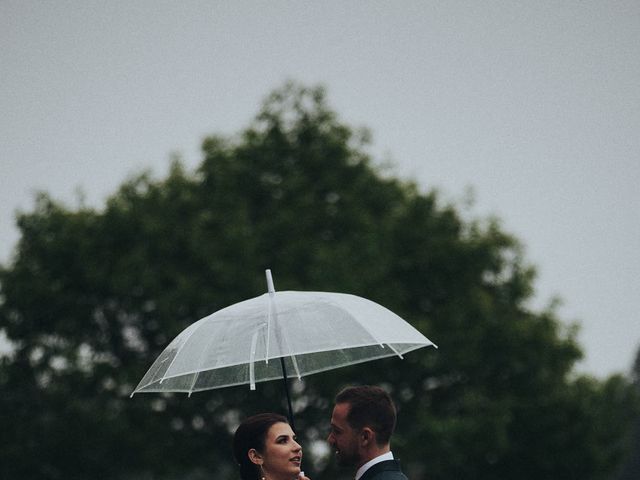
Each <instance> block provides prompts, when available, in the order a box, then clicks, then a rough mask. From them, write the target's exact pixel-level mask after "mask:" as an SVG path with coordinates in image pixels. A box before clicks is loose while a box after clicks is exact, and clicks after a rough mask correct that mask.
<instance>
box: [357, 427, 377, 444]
mask: <svg viewBox="0 0 640 480" xmlns="http://www.w3.org/2000/svg"><path fill="white" fill-rule="evenodd" d="M375 440H376V432H374V431H373V430H372V429H370V428H369V427H364V428H363V429H362V430H360V444H361V445H362V446H363V447H368V446H369V445H371V444H372V443H373V442H375Z"/></svg>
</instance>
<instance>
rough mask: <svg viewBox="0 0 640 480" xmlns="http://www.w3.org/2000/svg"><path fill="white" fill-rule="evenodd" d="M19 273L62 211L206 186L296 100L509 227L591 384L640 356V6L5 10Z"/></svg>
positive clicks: (152, 1) (8, 240)
mask: <svg viewBox="0 0 640 480" xmlns="http://www.w3.org/2000/svg"><path fill="white" fill-rule="evenodd" d="M0 42H1V45H0V46H1V48H0V187H1V188H0V262H2V263H5V262H7V261H8V260H9V258H10V254H11V251H12V249H13V247H14V246H15V243H16V241H17V239H18V232H17V230H16V227H15V224H14V213H15V211H16V210H17V209H24V210H30V209H32V208H33V199H34V192H35V191H36V190H39V189H40V190H45V191H47V192H49V193H50V194H51V195H52V196H53V197H54V198H56V199H58V200H62V201H65V202H68V204H69V205H70V206H74V205H75V204H76V203H75V202H76V199H77V191H78V189H79V188H80V189H82V190H83V191H84V193H85V195H86V199H87V202H88V203H89V204H90V205H94V206H100V205H101V204H102V202H103V201H104V199H105V198H106V197H107V196H108V195H110V194H112V193H115V190H116V188H117V187H118V186H119V185H120V184H121V183H122V182H123V181H124V180H125V179H127V178H128V177H129V176H130V175H132V174H134V173H137V172H140V171H141V170H143V169H146V168H150V169H152V171H153V172H155V174H156V175H157V176H163V175H165V174H166V172H167V167H168V165H169V163H170V156H171V154H172V153H179V154H180V155H181V156H182V158H183V160H184V162H185V164H186V165H187V166H188V167H190V168H193V167H195V166H196V165H197V164H198V163H199V161H200V159H201V156H200V151H199V148H200V142H201V141H202V139H203V138H204V137H205V136H206V135H210V134H213V133H218V134H225V135H232V134H234V133H237V132H238V131H239V130H241V129H242V128H244V127H246V126H248V124H249V122H250V121H251V120H252V118H253V116H254V115H255V114H256V112H257V111H258V109H259V107H260V103H261V101H262V100H263V99H264V98H265V96H266V95H267V94H268V93H270V92H271V91H272V90H274V89H275V88H278V87H280V86H282V85H283V83H284V81H285V80H287V79H293V80H296V81H298V82H301V83H304V84H307V85H310V86H315V85H318V84H322V85H324V86H326V88H327V92H328V100H329V103H330V105H331V107H332V108H333V109H335V110H336V111H337V112H338V114H339V115H340V117H341V119H342V120H344V121H346V122H347V123H349V124H351V125H354V126H363V127H369V128H370V130H371V131H372V134H373V145H372V147H371V153H372V155H373V156H374V157H375V158H377V159H378V160H381V161H382V160H385V159H391V160H393V162H395V164H396V170H395V172H396V174H397V175H398V176H401V177H403V178H407V179H409V178H412V179H415V180H416V181H417V182H418V183H419V184H420V185H421V187H422V188H423V189H424V191H427V190H428V189H431V188H438V189H439V190H440V191H441V192H442V194H443V198H444V199H447V200H453V201H459V200H460V199H462V198H463V197H464V194H465V190H466V188H467V187H473V189H474V191H475V198H476V203H475V207H473V208H472V210H471V214H472V215H473V216H477V217H483V216H486V215H489V214H494V215H497V216H498V217H499V218H501V219H502V221H503V227H504V229H505V230H507V231H509V232H512V233H514V234H515V235H516V236H517V237H518V238H519V239H520V240H521V241H522V242H523V243H524V245H525V247H526V257H527V260H528V261H529V262H530V263H533V264H534V265H536V266H537V268H538V271H539V277H538V280H537V282H536V287H537V289H536V297H535V301H534V307H535V308H542V307H543V306H545V305H546V304H548V302H549V301H550V300H551V298H552V297H553V296H556V295H557V296H560V297H561V298H562V299H563V300H564V303H563V305H562V306H561V307H560V308H559V310H558V313H559V315H560V317H561V318H562V319H563V320H564V321H566V322H571V321H578V322H579V323H580V324H581V325H582V330H581V333H580V336H579V340H580V343H581V345H582V346H583V347H584V349H585V352H586V359H585V361H584V362H582V363H581V364H580V365H579V368H578V369H579V371H581V372H587V373H592V374H594V375H597V376H605V375H608V374H611V373H614V372H621V373H627V372H628V371H629V369H630V367H631V364H632V362H633V359H634V356H635V353H636V351H637V350H638V348H639V347H640V313H639V311H640V255H639V253H638V249H639V247H640V187H639V184H640V2H638V1H637V0H625V1H605V0H603V1H571V0H565V1H556V0H554V1H546V0H536V1H533V2H530V1H521V2H517V1H477V0H475V1H467V2H462V1H452V0H447V1H441V2H429V1H397V2H380V1H372V2H366V1H358V2H355V1H345V0H342V1H321V0H316V1H313V2H311V1H278V0H276V1H273V0H270V1H251V2H247V1H237V0H234V1H226V2H221V1H193V0H187V1H185V0H182V1H172V2H169V1H158V0H144V1H143V0H138V1H136V0H126V1H120V0H109V1H102V0H101V1H95V0H76V1H63V0H55V1H34V0H0Z"/></svg>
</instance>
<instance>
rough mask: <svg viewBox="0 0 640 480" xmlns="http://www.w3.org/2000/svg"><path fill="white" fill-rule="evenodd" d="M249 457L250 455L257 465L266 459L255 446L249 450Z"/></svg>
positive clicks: (252, 461) (250, 458)
mask: <svg viewBox="0 0 640 480" xmlns="http://www.w3.org/2000/svg"><path fill="white" fill-rule="evenodd" d="M247 457H249V460H251V463H255V464H256V465H262V463H263V462H264V460H263V459H262V455H260V453H258V451H257V450H256V449H255V448H252V449H251V450H249V451H248V452H247Z"/></svg>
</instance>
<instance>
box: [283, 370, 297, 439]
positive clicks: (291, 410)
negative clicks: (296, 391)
mask: <svg viewBox="0 0 640 480" xmlns="http://www.w3.org/2000/svg"><path fill="white" fill-rule="evenodd" d="M280 365H281V366H282V379H283V380H284V392H285V394H286V395H287V406H288V407H289V424H290V425H291V430H293V431H294V432H295V431H296V427H295V425H294V423H293V408H292V407H291V396H290V395H289V381H288V380H287V367H285V365H284V357H280Z"/></svg>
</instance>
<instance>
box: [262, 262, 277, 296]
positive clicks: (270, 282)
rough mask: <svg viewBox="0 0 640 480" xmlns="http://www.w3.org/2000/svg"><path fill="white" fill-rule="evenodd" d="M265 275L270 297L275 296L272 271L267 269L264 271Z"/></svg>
mask: <svg viewBox="0 0 640 480" xmlns="http://www.w3.org/2000/svg"><path fill="white" fill-rule="evenodd" d="M264 274H265V275H266V276H267V290H268V291H269V295H273V294H275V293H276V289H275V287H274V286H273V277H272V276H271V269H269V268H267V269H266V270H265V271H264Z"/></svg>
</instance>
